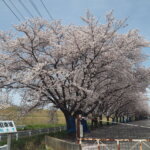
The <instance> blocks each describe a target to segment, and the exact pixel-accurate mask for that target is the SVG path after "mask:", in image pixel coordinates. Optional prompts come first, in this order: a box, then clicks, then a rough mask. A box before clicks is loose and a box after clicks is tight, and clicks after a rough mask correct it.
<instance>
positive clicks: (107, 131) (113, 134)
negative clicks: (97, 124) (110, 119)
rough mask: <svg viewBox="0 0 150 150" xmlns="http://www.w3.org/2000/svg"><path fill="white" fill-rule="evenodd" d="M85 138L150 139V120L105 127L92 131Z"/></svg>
mask: <svg viewBox="0 0 150 150" xmlns="http://www.w3.org/2000/svg"><path fill="white" fill-rule="evenodd" d="M85 136H86V137H93V138H112V139H117V138H119V139H129V138H130V139H131V138H132V139H143V138H144V139H150V120H142V121H135V122H131V123H122V124H118V125H109V126H104V127H101V128H98V129H96V130H93V131H91V132H90V133H89V134H86V135H85Z"/></svg>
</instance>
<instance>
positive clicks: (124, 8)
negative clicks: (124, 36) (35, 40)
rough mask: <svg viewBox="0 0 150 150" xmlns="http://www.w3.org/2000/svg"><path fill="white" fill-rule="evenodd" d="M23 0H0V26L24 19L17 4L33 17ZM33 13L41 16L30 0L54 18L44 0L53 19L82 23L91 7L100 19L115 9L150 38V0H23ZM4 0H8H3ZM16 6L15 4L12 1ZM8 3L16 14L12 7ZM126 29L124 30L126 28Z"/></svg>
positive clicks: (120, 16)
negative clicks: (81, 17)
mask: <svg viewBox="0 0 150 150" xmlns="http://www.w3.org/2000/svg"><path fill="white" fill-rule="evenodd" d="M19 1H20V0H0V30H9V29H11V28H12V25H14V24H19V23H20V22H21V21H23V20H24V19H23V18H22V17H21V15H20V14H19V13H18V12H17V11H16V9H15V7H16V8H17V9H18V10H19V11H20V12H21V14H22V16H24V17H25V18H31V16H30V15H29V12H27V11H26V10H25V9H24V8H23V6H22V5H21V3H19ZM21 1H22V3H23V4H24V5H25V7H27V9H28V10H29V11H30V12H31V13H32V15H33V16H34V17H38V16H39V15H38V13H37V12H36V11H35V9H34V7H33V6H32V5H31V3H34V4H35V5H36V6H35V7H37V9H38V11H39V12H40V14H41V15H42V17H43V18H45V19H49V20H51V18H50V16H49V15H48V14H47V13H46V10H45V9H44V7H43V5H42V2H44V4H45V6H46V8H47V9H48V11H49V13H50V15H51V16H52V17H53V18H54V19H58V20H62V22H63V24H75V25H82V21H81V19H80V16H84V14H85V13H86V11H87V10H90V11H91V12H92V13H93V14H94V15H95V16H97V17H98V18H99V21H100V22H102V23H104V19H105V14H106V13H108V12H109V11H111V10H114V16H115V17H116V18H117V19H124V18H128V20H127V23H128V27H127V28H126V30H129V29H138V30H139V31H140V33H141V34H142V36H144V37H145V38H146V39H147V40H150V0H21ZM4 2H5V3H4ZM11 2H12V3H13V5H14V6H15V7H13V5H12V3H11ZM6 5H8V6H9V7H10V8H11V9H12V10H13V11H14V13H15V14H16V15H17V17H18V18H19V19H20V20H21V21H19V20H18V19H17V18H16V17H15V15H14V14H13V13H12V12H11V11H10V9H9V8H8V6H6ZM126 30H125V31H126ZM144 53H146V54H148V55H150V48H146V49H144ZM144 65H145V66H146V67H149V66H150V59H148V60H147V61H146V62H144Z"/></svg>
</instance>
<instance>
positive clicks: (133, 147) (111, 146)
mask: <svg viewBox="0 0 150 150" xmlns="http://www.w3.org/2000/svg"><path fill="white" fill-rule="evenodd" d="M78 141H79V144H80V145H81V147H82V150H101V149H107V150H149V149H150V139H98V138H79V139H78ZM84 141H91V142H92V141H93V142H94V143H89V144H84V143H82V142H84Z"/></svg>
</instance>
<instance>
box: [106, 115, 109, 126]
mask: <svg viewBox="0 0 150 150" xmlns="http://www.w3.org/2000/svg"><path fill="white" fill-rule="evenodd" d="M106 118H107V125H109V116H107V117H106Z"/></svg>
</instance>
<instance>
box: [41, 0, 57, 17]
mask: <svg viewBox="0 0 150 150" xmlns="http://www.w3.org/2000/svg"><path fill="white" fill-rule="evenodd" d="M40 1H41V3H42V5H43V7H44V8H45V10H46V12H47V14H48V16H49V17H50V19H51V20H54V19H53V17H52V15H51V13H50V12H49V10H48V9H47V7H46V5H45V4H44V2H43V0H40Z"/></svg>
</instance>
